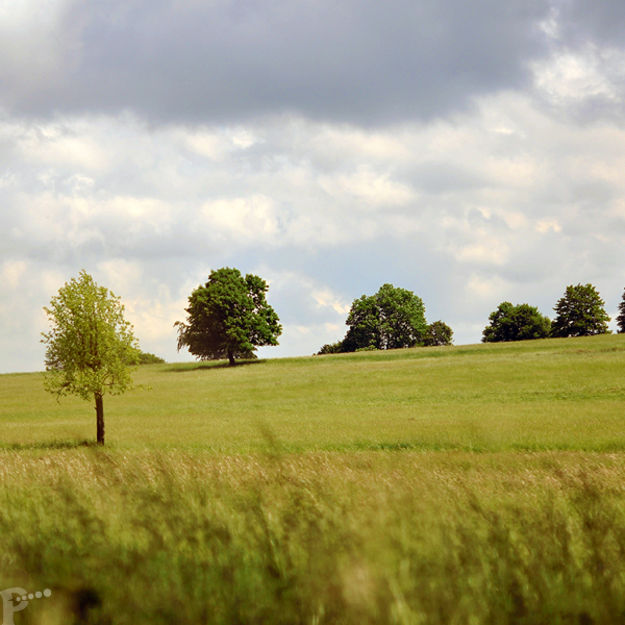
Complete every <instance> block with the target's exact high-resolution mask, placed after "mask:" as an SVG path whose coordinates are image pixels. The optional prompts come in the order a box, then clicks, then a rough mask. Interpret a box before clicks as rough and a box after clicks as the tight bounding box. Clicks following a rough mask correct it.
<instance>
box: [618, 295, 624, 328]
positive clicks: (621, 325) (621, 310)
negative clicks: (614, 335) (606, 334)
mask: <svg viewBox="0 0 625 625" xmlns="http://www.w3.org/2000/svg"><path fill="white" fill-rule="evenodd" d="M616 325H617V326H618V331H619V334H623V332H625V291H623V299H622V300H621V303H620V304H619V305H618V316H617V317H616Z"/></svg>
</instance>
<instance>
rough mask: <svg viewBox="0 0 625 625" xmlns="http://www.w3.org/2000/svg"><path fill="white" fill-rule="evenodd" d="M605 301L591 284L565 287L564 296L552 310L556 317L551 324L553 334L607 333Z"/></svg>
mask: <svg viewBox="0 0 625 625" xmlns="http://www.w3.org/2000/svg"><path fill="white" fill-rule="evenodd" d="M604 306H605V302H604V301H603V300H602V299H601V296H600V295H599V293H598V292H597V289H596V288H595V287H594V286H593V285H592V284H583V285H582V284H577V285H575V286H574V285H569V286H567V287H566V291H565V293H564V296H563V297H561V298H560V299H559V300H558V303H557V304H556V306H555V308H554V310H555V311H556V318H555V319H554V320H553V324H552V326H551V333H552V335H553V336H590V335H593V334H608V333H609V330H608V322H609V321H610V317H608V314H607V313H606V311H605V308H604Z"/></svg>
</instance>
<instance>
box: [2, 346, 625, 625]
mask: <svg viewBox="0 0 625 625" xmlns="http://www.w3.org/2000/svg"><path fill="white" fill-rule="evenodd" d="M624 373H625V336H603V337H590V338H585V339H566V340H545V341H533V342H523V343H516V344H507V345H502V344H500V345H476V346H466V347H452V348H428V349H415V350H398V351H394V352H366V353H359V354H347V355H336V356H324V357H313V358H297V359H280V360H268V361H266V362H255V363H252V364H246V365H242V366H237V367H235V368H228V367H223V366H219V363H217V364H215V363H210V364H193V363H187V364H178V365H150V366H144V367H141V368H140V370H139V371H138V373H137V375H136V381H137V382H138V383H139V384H141V385H143V386H144V387H150V388H149V390H148V389H147V388H143V389H137V390H135V391H132V392H131V393H128V394H126V395H124V396H121V397H114V398H107V399H106V401H105V417H106V426H107V440H108V441H109V444H108V445H107V447H106V448H105V449H99V448H96V447H95V446H93V445H92V441H93V439H94V436H95V411H94V409H93V407H92V406H91V405H90V404H89V403H85V402H81V401H78V400H73V399H62V400H61V402H60V403H58V402H56V400H54V399H53V398H51V397H50V396H48V395H46V394H45V393H44V392H43V390H42V385H41V376H40V375H39V374H21V375H3V376H0V432H1V434H0V485H1V487H0V590H1V589H2V588H8V587H12V586H22V587H24V588H26V589H28V590H32V591H35V590H41V589H43V588H51V589H52V591H53V594H52V597H50V598H49V599H45V600H43V599H42V600H39V601H37V600H35V601H33V602H32V603H31V604H30V605H29V606H28V607H27V608H26V609H25V610H24V611H22V612H19V613H16V614H15V617H14V618H15V623H17V624H18V625H19V624H20V623H47V624H50V625H55V624H56V623H59V624H60V623H72V622H76V623H78V622H79V623H99V624H105V623H108V624H116V625H117V624H122V625H123V624H125V623H133V624H135V623H141V624H142V623H146V624H148V623H149V624H160V623H163V624H165V623H180V624H182V625H185V624H196V623H219V624H221V623H223V624H224V625H225V624H228V625H230V624H234V623H259V624H260V623H278V624H281V623H284V624H291V623H295V624H297V623H302V624H304V623H306V624H321V623H328V624H333V623H340V624H352V623H353V624H354V625H356V624H358V625H360V624H364V625H366V624H368V623H371V624H373V623H382V624H384V623H397V624H415V625H417V624H433V625H438V624H440V625H443V624H445V625H447V624H454V623H457V624H482V623H485V624H486V623H489V624H490V623H492V624H493V625H495V624H496V625H500V624H501V625H506V624H508V623H509V624H512V623H523V624H528V625H529V624H536V625H538V624H549V625H551V624H556V625H557V624H571V625H573V624H575V625H580V624H581V625H583V624H586V625H589V624H591V623H623V622H625V557H624V556H625V376H624Z"/></svg>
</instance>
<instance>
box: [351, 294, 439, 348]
mask: <svg viewBox="0 0 625 625" xmlns="http://www.w3.org/2000/svg"><path fill="white" fill-rule="evenodd" d="M345 323H346V324H347V325H348V326H349V329H348V331H347V334H346V335H345V338H344V339H343V343H342V349H341V351H346V352H352V351H356V350H357V349H363V348H367V347H372V348H375V349H396V348H400V347H413V346H414V345H416V344H417V343H419V342H421V341H422V340H423V337H424V335H425V330H426V327H427V323H426V321H425V307H424V305H423V302H422V301H421V298H419V297H417V296H416V295H415V294H414V293H413V292H412V291H408V290H406V289H402V288H399V287H394V286H393V285H392V284H384V285H382V286H381V287H380V289H379V291H378V292H377V293H376V294H375V295H370V296H369V295H363V296H362V297H360V298H359V299H357V300H354V302H353V303H352V307H351V309H350V311H349V314H348V316H347V320H346V322H345Z"/></svg>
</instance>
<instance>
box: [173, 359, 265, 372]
mask: <svg viewBox="0 0 625 625" xmlns="http://www.w3.org/2000/svg"><path fill="white" fill-rule="evenodd" d="M263 362H267V359H266V358H253V359H249V360H237V361H236V362H235V363H234V364H233V365H231V364H230V363H229V362H228V361H224V360H215V361H210V362H207V361H202V362H192V363H178V364H177V365H175V366H173V367H169V368H167V369H165V371H167V372H171V373H187V372H189V371H198V370H201V369H236V368H237V367H246V366H247V365H259V364H261V363H263Z"/></svg>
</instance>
